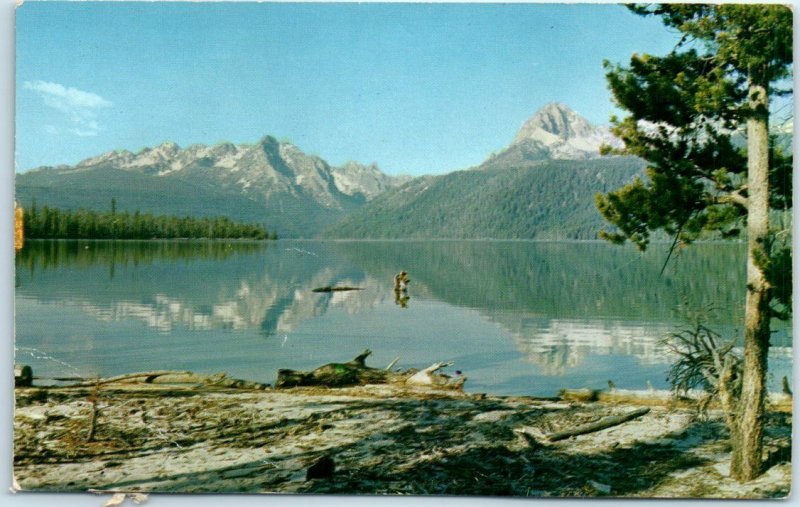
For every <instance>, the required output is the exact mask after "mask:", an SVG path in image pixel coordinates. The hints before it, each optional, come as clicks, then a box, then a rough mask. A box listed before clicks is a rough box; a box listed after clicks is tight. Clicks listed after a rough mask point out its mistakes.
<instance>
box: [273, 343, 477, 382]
mask: <svg viewBox="0 0 800 507" xmlns="http://www.w3.org/2000/svg"><path fill="white" fill-rule="evenodd" d="M370 354H372V351H371V350H369V349H367V350H365V351H364V352H362V353H361V354H359V355H358V356H356V357H355V358H354V359H353V360H352V361H349V362H347V363H328V364H325V365H323V366H320V367H319V368H317V369H315V370H312V371H310V372H306V371H297V370H289V369H280V370H278V378H277V380H276V381H275V387H278V388H281V387H349V386H357V385H366V384H407V385H415V386H420V385H425V386H434V387H440V388H447V389H460V388H461V387H462V386H463V384H464V382H465V380H466V378H465V377H460V378H457V379H453V378H451V377H449V376H448V375H444V374H441V373H436V371H438V370H439V369H441V368H443V367H445V366H448V365H449V363H436V364H434V365H432V366H430V367H428V368H426V369H424V370H422V371H419V370H415V369H413V368H412V369H409V370H405V371H398V372H395V371H391V370H388V369H381V368H371V367H369V366H367V365H366V364H365V360H366V358H367V357H368V356H369V355H370Z"/></svg>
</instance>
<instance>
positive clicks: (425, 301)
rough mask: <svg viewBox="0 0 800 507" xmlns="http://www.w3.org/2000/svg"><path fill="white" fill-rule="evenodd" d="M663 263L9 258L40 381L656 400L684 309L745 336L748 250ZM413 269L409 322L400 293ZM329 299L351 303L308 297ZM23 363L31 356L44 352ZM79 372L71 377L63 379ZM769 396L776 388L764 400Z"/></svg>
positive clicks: (109, 250) (634, 255) (526, 258)
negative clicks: (337, 369)
mask: <svg viewBox="0 0 800 507" xmlns="http://www.w3.org/2000/svg"><path fill="white" fill-rule="evenodd" d="M666 250H667V247H666V246H665V245H653V246H652V247H651V251H649V252H646V253H639V252H637V251H635V250H634V249H631V248H623V247H617V246H613V245H608V244H605V243H534V242H511V241H505V242H503V241H440V242H437V241H413V242H313V241H278V242H269V243H255V242H254V243H248V242H224V241H219V242H188V241H187V242H168V241H163V242H74V241H30V242H28V244H26V246H25V248H24V249H23V250H22V251H21V252H20V253H19V254H18V256H17V258H16V268H17V273H16V277H17V285H18V287H17V289H16V296H17V301H16V303H17V328H16V329H17V347H18V351H17V353H18V357H17V362H22V363H27V364H31V365H32V366H34V369H35V371H36V372H37V374H42V375H61V374H64V373H67V372H65V371H64V369H65V368H67V366H65V365H69V368H71V369H75V370H77V371H80V372H82V373H84V374H86V375H90V374H101V375H111V374H118V373H124V372H128V371H131V370H147V369H181V370H182V369H189V370H196V371H201V372H208V373H211V372H216V371H226V372H228V373H229V374H231V375H234V376H238V377H242V378H248V379H253V380H260V381H267V382H270V381H272V380H274V376H275V372H276V371H277V369H278V368H282V367H288V368H294V369H303V368H311V367H314V366H317V365H319V364H323V363H325V362H330V361H342V360H348V359H350V358H352V357H353V356H355V355H356V354H357V353H358V352H360V351H361V350H363V349H364V348H367V347H369V348H371V349H372V350H373V351H375V353H374V356H373V358H371V359H372V360H373V361H374V362H373V363H372V364H375V365H377V366H383V365H384V364H388V363H389V361H391V359H393V358H394V357H396V356H400V357H401V362H400V364H401V365H402V366H405V367H409V366H415V367H420V366H426V365H427V364H428V363H431V362H434V361H439V360H454V361H456V366H455V367H456V368H458V369H460V370H463V371H464V372H465V374H466V375H467V376H468V377H469V378H470V381H469V382H468V383H467V388H468V389H469V390H485V391H491V392H495V393H500V394H521V393H528V394H552V393H553V392H554V391H555V390H557V389H558V388H560V387H582V386H588V387H595V388H600V387H603V386H605V383H606V380H608V379H613V380H614V382H615V383H616V384H617V386H619V387H631V388H640V387H644V385H645V384H646V382H647V381H651V382H652V383H653V385H656V386H663V385H664V377H665V371H666V369H667V366H668V364H669V362H670V360H671V358H670V357H669V355H668V354H667V352H666V351H665V350H664V348H663V346H662V345H661V344H660V340H661V339H662V338H663V336H664V335H665V334H666V333H668V332H669V331H670V330H673V329H675V328H676V326H680V325H682V318H681V314H680V311H679V307H680V305H681V303H682V302H684V301H685V302H688V304H689V305H690V306H695V307H697V306H700V305H703V304H707V303H713V305H714V307H715V311H714V312H713V313H712V314H710V316H709V324H710V325H711V326H712V327H714V328H715V329H718V330H720V331H722V332H723V333H724V334H725V335H726V336H735V335H738V334H740V331H741V327H742V321H741V319H742V313H743V311H742V309H743V305H744V301H743V299H744V276H745V266H744V254H745V250H744V246H743V245H739V244H713V245H712V244H698V245H694V246H692V247H691V248H688V249H686V250H684V251H681V252H680V253H679V255H677V257H676V259H675V261H674V262H671V264H670V266H669V267H668V268H667V270H666V271H665V273H664V275H663V276H659V271H660V269H661V266H662V264H663V262H664V259H665V255H666ZM401 270H405V271H408V272H409V274H410V276H411V280H412V283H411V284H410V286H409V289H408V295H409V296H410V299H409V300H408V301H407V302H406V306H407V307H406V308H402V307H401V305H399V304H397V303H396V299H395V295H394V292H393V277H394V275H395V274H397V273H398V272H399V271H401ZM325 286H351V287H361V288H363V290H359V291H349V292H330V293H322V294H319V293H313V292H312V289H314V288H316V287H325ZM775 327H776V329H777V332H776V333H775V334H774V337H773V345H774V346H775V347H773V352H772V354H771V356H770V368H771V371H772V377H774V378H773V379H772V380H771V382H773V384H774V386H777V385H779V381H780V377H781V376H782V375H790V373H791V348H790V347H791V326H790V325H789V324H787V323H776V326H775ZM32 351H38V352H36V353H34V352H32ZM69 373H70V374H74V371H70V372H69ZM774 386H773V387H774Z"/></svg>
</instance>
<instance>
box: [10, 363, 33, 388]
mask: <svg viewBox="0 0 800 507" xmlns="http://www.w3.org/2000/svg"><path fill="white" fill-rule="evenodd" d="M32 385H33V368H31V367H30V366H28V365H27V364H17V365H14V387H30V386H32Z"/></svg>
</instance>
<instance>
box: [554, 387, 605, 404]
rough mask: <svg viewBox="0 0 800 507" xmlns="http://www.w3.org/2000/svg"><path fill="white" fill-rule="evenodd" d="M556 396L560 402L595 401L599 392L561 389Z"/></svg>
mask: <svg viewBox="0 0 800 507" xmlns="http://www.w3.org/2000/svg"><path fill="white" fill-rule="evenodd" d="M558 394H559V396H560V397H561V399H562V400H571V401H595V400H597V396H598V394H600V392H599V391H596V390H594V389H562V390H561V391H559V392H558Z"/></svg>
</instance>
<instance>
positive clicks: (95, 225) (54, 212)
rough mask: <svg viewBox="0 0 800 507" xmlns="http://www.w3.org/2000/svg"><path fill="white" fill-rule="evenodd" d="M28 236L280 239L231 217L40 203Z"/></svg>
mask: <svg viewBox="0 0 800 507" xmlns="http://www.w3.org/2000/svg"><path fill="white" fill-rule="evenodd" d="M24 217H25V226H24V229H25V238H30V239H177V238H187V239H199V238H207V239H256V240H264V239H277V238H278V236H277V234H276V233H275V232H274V231H273V232H269V231H268V230H267V228H266V227H264V226H263V225H258V224H243V223H237V222H234V221H232V220H231V219H229V218H227V217H201V218H200V217H198V218H195V217H178V216H174V215H152V214H150V213H141V212H139V211H138V210H137V211H134V212H133V213H130V212H128V211H121V212H118V211H117V209H116V201H115V200H114V199H112V201H111V210H110V211H94V210H87V209H83V208H79V209H78V210H76V211H72V210H63V209H57V208H50V207H48V206H42V207H41V209H40V208H38V207H37V206H36V201H35V200H34V201H33V202H32V204H31V206H30V207H29V208H25V214H24Z"/></svg>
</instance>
